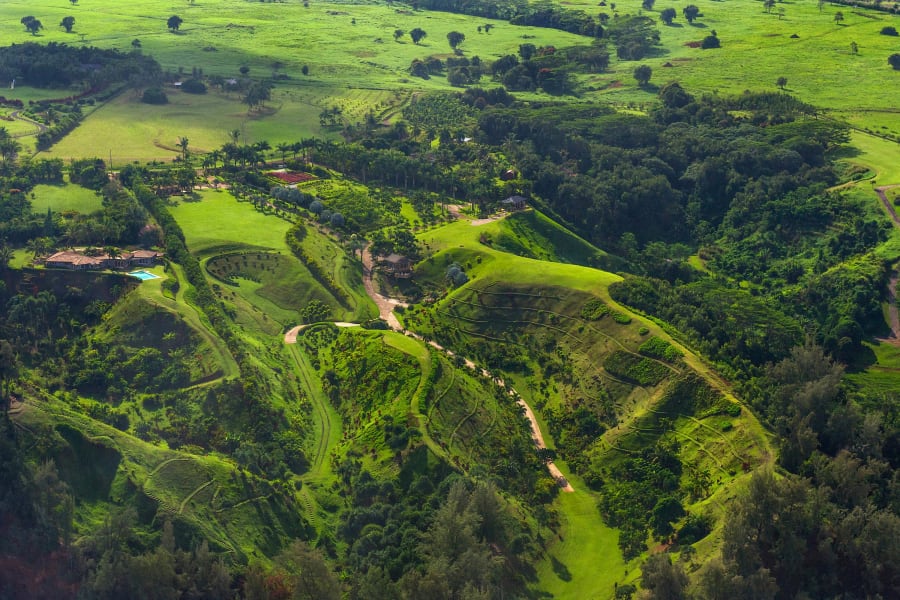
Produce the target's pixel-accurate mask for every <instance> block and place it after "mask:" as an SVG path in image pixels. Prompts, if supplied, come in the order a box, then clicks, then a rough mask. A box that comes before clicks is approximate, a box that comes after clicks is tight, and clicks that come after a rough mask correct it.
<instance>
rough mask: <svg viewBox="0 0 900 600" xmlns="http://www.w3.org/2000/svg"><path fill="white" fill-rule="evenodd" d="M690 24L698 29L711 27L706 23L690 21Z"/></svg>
mask: <svg viewBox="0 0 900 600" xmlns="http://www.w3.org/2000/svg"><path fill="white" fill-rule="evenodd" d="M688 25H690V26H691V27H694V28H696V29H707V28H708V27H709V26H708V25H707V24H706V23H688Z"/></svg>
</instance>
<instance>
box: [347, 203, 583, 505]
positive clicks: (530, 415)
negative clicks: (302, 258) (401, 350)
mask: <svg viewBox="0 0 900 600" xmlns="http://www.w3.org/2000/svg"><path fill="white" fill-rule="evenodd" d="M500 218H502V217H500ZM473 224H474V222H473ZM373 267H374V263H373V260H372V255H371V253H370V252H369V247H368V246H366V248H365V249H364V250H363V284H364V285H365V288H366V293H367V294H369V297H370V298H372V300H373V301H374V302H375V304H377V305H378V312H379V314H380V316H381V318H382V319H384V320H385V321H387V323H388V325H389V326H390V327H391V329H393V330H394V331H399V332H400V333H403V334H405V335H407V336H409V337H411V338H414V339H417V340H419V341H421V342H424V343H426V344H428V345H429V346H431V347H432V348H434V349H436V350H440V351H441V352H445V353H446V354H447V355H448V356H451V357H452V356H456V353H454V352H453V351H452V350H448V349H447V348H444V347H443V346H441V345H440V344H439V343H437V342H436V341H434V340H426V339H425V338H424V337H422V336H421V335H419V334H417V333H413V332H412V331H408V330H406V329H404V328H403V327H402V326H401V325H400V321H399V320H398V319H397V316H396V315H394V308H395V307H396V306H400V305H402V306H406V304H404V303H403V302H401V301H399V300H396V299H394V298H388V297H386V296H382V295H381V294H379V293H378V292H376V291H375V284H374V283H373V281H372V270H373ZM462 360H463V362H464V364H465V365H466V366H467V367H468V368H470V369H472V370H473V371H476V372H478V373H481V374H482V375H484V376H485V377H489V378H491V379H492V380H494V382H495V383H496V384H497V385H499V386H500V387H502V388H504V389H505V390H507V392H508V393H509V394H510V395H511V396H513V397H514V398H515V400H516V403H517V404H518V405H519V406H521V407H522V409H523V410H524V412H525V417H526V418H527V419H528V422H529V423H530V424H531V439H532V440H534V444H535V446H537V447H538V448H540V449H546V448H547V444H546V443H545V442H544V435H543V434H542V433H541V427H540V425H539V424H538V420H537V417H535V415H534V411H533V410H531V407H530V406H528V403H527V402H525V400H523V399H522V397H521V396H520V395H519V394H518V392H516V390H515V389H513V388H512V387H510V386H508V385H506V382H505V381H503V380H502V379H500V378H499V377H494V376H493V375H492V374H491V373H490V371H488V370H487V369H484V368H479V367H478V365H476V364H475V363H474V362H473V361H471V360H470V359H468V358H465V357H462ZM547 470H548V471H550V475H552V476H553V478H554V479H555V480H556V481H557V482H558V483H559V487H560V488H561V489H562V490H563V491H564V492H574V491H575V488H573V487H572V484H570V483H569V481H568V480H567V479H566V477H565V475H563V473H562V471H561V470H560V469H559V467H557V466H556V465H555V464H554V463H553V461H548V462H547Z"/></svg>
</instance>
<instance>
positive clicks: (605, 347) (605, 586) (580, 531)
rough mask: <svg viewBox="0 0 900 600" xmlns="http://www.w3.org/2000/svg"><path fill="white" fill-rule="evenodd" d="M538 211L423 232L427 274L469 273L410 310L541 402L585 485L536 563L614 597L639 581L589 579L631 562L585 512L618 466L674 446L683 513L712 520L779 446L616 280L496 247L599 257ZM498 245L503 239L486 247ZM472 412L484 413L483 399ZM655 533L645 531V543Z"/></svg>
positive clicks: (567, 499)
mask: <svg viewBox="0 0 900 600" xmlns="http://www.w3.org/2000/svg"><path fill="white" fill-rule="evenodd" d="M540 219H541V217H540V215H537V214H536V215H535V216H527V214H521V215H514V216H512V217H509V218H507V219H505V220H502V221H497V222H493V223H486V224H482V225H478V226H475V225H473V224H472V222H470V221H467V220H460V221H458V222H456V223H452V224H449V225H446V226H443V227H440V228H438V229H435V230H431V231H428V232H427V233H423V234H421V238H422V239H423V241H425V242H426V243H427V244H428V246H429V247H430V248H431V249H432V251H433V254H432V255H431V256H429V257H428V258H426V259H425V260H424V261H422V262H421V263H420V264H419V266H418V271H419V272H420V274H421V275H422V277H424V278H426V279H428V280H430V281H431V282H432V283H433V284H434V285H444V286H446V285H447V284H446V283H445V282H444V281H443V278H442V274H443V271H444V270H445V269H446V268H447V265H449V264H451V263H453V262H456V263H458V264H459V265H460V266H462V267H463V268H464V269H465V272H466V273H467V274H468V275H469V277H470V281H469V283H467V284H465V285H464V286H462V287H461V288H459V289H457V290H452V291H450V293H448V295H447V296H446V297H445V298H444V299H442V300H440V301H438V302H437V303H436V304H435V305H434V306H431V307H424V306H423V307H415V308H413V309H409V310H407V311H405V312H404V322H405V324H406V325H407V326H408V327H410V328H411V329H414V330H416V331H421V332H423V333H424V334H425V335H426V336H430V337H433V338H435V339H437V340H439V341H440V342H441V343H443V344H445V345H447V346H448V347H451V348H453V349H454V350H456V351H458V352H459V353H460V354H461V355H463V356H468V357H472V358H474V359H476V360H478V361H480V362H481V364H484V365H486V366H488V367H489V368H491V369H492V370H493V371H494V372H496V373H499V374H502V375H503V377H504V378H506V379H507V380H508V381H511V382H514V385H515V387H516V389H517V390H518V392H519V393H520V394H522V396H523V397H524V398H525V399H526V400H527V401H528V402H529V404H530V405H531V406H533V407H536V408H537V409H539V412H540V414H541V422H542V428H543V430H544V435H545V436H547V437H548V439H551V440H552V443H553V444H554V446H555V448H556V452H557V454H558V455H559V456H560V457H561V458H562V459H563V463H562V464H563V466H564V468H566V472H567V474H568V475H569V476H570V477H571V478H572V479H571V481H573V482H574V486H575V488H576V492H575V494H562V495H561V497H560V498H559V499H558V500H557V502H556V503H555V507H556V508H557V510H558V511H559V514H560V522H559V529H558V531H556V530H555V531H556V533H557V534H558V535H559V540H558V541H555V542H553V543H552V544H551V546H550V553H549V554H548V556H547V557H546V559H545V561H544V562H543V563H542V566H541V567H540V569H539V572H540V573H541V577H540V584H539V587H540V589H542V590H544V591H549V592H552V593H553V594H554V595H555V596H556V597H562V598H578V597H586V596H587V597H604V596H605V595H606V594H609V593H611V590H612V588H613V585H614V584H615V583H626V582H628V581H629V579H630V578H631V577H633V576H634V574H633V573H632V574H631V575H629V574H628V573H629V572H628V571H627V570H626V571H625V576H624V577H623V576H622V571H621V568H622V567H621V566H620V567H618V568H610V569H609V570H608V571H604V573H605V576H603V577H600V576H598V575H597V573H596V572H595V573H593V574H592V575H591V576H590V577H589V578H587V579H585V571H584V570H583V569H584V566H585V565H586V564H588V563H593V564H604V565H605V564H615V563H618V564H620V565H624V564H625V561H622V558H621V554H620V552H621V550H620V549H618V548H615V545H616V543H617V532H616V531H615V530H613V529H611V528H610V527H609V525H608V524H607V523H604V522H603V521H602V520H601V516H600V513H599V512H597V511H596V509H594V510H593V511H591V510H589V509H588V507H592V506H594V505H595V504H596V503H598V502H601V500H602V498H603V497H604V495H605V494H609V493H610V492H609V491H608V489H609V485H610V484H611V483H612V482H611V481H610V477H611V475H610V473H611V472H613V473H614V472H615V471H616V469H617V465H619V464H621V462H622V461H623V460H629V459H632V457H633V456H638V455H640V454H641V452H642V449H644V448H648V447H653V446H654V445H655V444H659V443H663V440H669V442H666V443H673V444H675V447H677V448H678V449H677V451H676V452H675V454H676V455H677V457H678V461H680V464H681V465H682V467H683V470H682V471H679V472H681V473H683V475H682V479H681V482H680V489H682V490H683V493H684V494H685V496H686V497H690V498H691V500H690V501H688V502H685V509H686V510H687V511H688V513H690V514H696V515H706V517H704V518H709V519H710V520H711V521H710V522H711V523H715V521H716V520H718V519H719V518H721V515H722V514H723V513H724V506H723V504H722V502H723V499H724V498H725V497H727V496H728V495H729V494H730V493H733V492H729V491H728V490H731V489H733V484H734V483H736V482H740V481H742V480H743V479H744V474H745V473H747V472H749V471H751V470H753V469H755V468H757V467H759V466H761V465H765V464H768V463H769V461H770V460H771V458H772V457H771V450H770V449H769V445H768V441H767V439H766V437H765V435H764V433H763V430H762V428H761V426H760V424H759V423H758V422H757V420H756V419H755V418H754V417H753V415H752V414H751V413H750V412H749V411H747V410H746V409H741V407H740V405H739V404H737V403H736V401H735V399H734V396H733V395H732V394H731V393H730V391H729V389H728V387H727V386H726V385H725V384H724V383H723V382H722V381H721V380H720V379H718V378H717V377H716V376H715V375H714V374H713V373H712V371H711V370H710V369H709V367H707V366H706V365H705V364H703V362H702V360H701V359H699V358H698V357H697V356H695V355H693V353H691V352H690V351H689V350H687V349H685V348H684V347H683V346H681V345H680V344H678V343H677V342H674V341H673V340H672V339H671V338H670V337H669V336H668V335H667V334H666V333H664V332H662V331H661V330H660V329H659V328H658V327H657V326H656V325H655V324H654V323H651V322H649V321H646V320H645V319H643V318H642V317H640V316H638V315H634V314H633V313H631V312H630V311H628V310H627V309H624V308H623V307H621V306H618V305H616V304H615V303H613V302H611V301H610V299H609V295H608V291H607V289H606V288H607V286H608V285H609V284H610V283H612V282H614V281H616V280H618V278H617V277H615V276H613V275H611V274H609V273H605V272H603V271H598V270H595V269H590V268H585V267H580V266H574V265H565V264H560V263H549V262H537V261H535V260H533V259H529V258H525V257H518V256H514V255H513V254H510V253H508V252H503V251H501V250H500V249H498V248H507V249H512V250H513V251H517V252H518V253H523V254H524V253H525V252H522V250H523V249H526V248H540V252H541V254H542V255H543V256H546V257H554V258H555V257H560V256H568V257H571V258H570V260H573V261H574V262H587V261H588V260H591V259H592V257H594V256H596V252H595V251H594V252H591V250H592V249H591V248H590V247H589V246H588V245H587V244H583V245H581V246H580V248H582V249H583V251H585V254H582V255H581V256H580V257H579V256H578V255H577V254H574V253H573V252H572V248H573V245H574V244H573V242H572V240H573V238H571V237H569V236H559V237H558V238H555V240H554V238H551V237H549V236H547V235H546V233H544V234H543V235H542V228H543V227H544V225H543V224H542V222H541V220H540ZM532 223H537V224H538V226H537V227H534V228H532V227H530V225H531V224H532ZM543 231H544V232H545V231H546V229H543ZM494 236H496V237H494ZM498 239H505V241H504V243H503V244H502V245H501V244H498V243H487V242H488V240H491V241H493V240H498ZM535 240H541V242H540V243H539V244H536V243H535ZM552 241H557V242H558V245H554V244H553V243H552ZM575 247H576V248H577V247H578V246H575ZM530 253H531V252H529V254H530ZM579 259H580V260H579ZM692 373H696V374H692ZM445 385H450V384H449V383H448V384H445ZM436 387H439V386H437V385H436ZM440 406H441V403H440V402H438V403H437V406H436V407H435V409H434V410H435V411H436V412H435V414H440V413H438V412H437V411H438V407H440ZM472 411H473V412H472V413H471V414H472V415H473V416H474V415H477V414H478V406H477V405H474V406H473V407H472ZM463 414H465V413H463ZM452 431H454V430H452ZM452 431H451V435H452ZM697 473H703V474H705V475H704V476H703V481H705V482H706V483H705V484H704V485H705V487H703V489H699V490H694V491H693V492H688V491H687V490H688V489H689V487H690V485H691V484H690V483H689V482H690V481H691V479H690V478H691V477H694V475H689V474H697ZM612 478H613V481H614V480H615V477H614V476H612ZM604 480H605V481H606V482H607V485H604V483H603V481H604ZM592 488H593V489H594V490H596V491H592ZM589 497H593V500H592V501H591V500H588V498H589ZM620 502H625V503H634V502H635V499H630V500H620ZM650 508H652V505H651V506H650ZM613 522H615V524H616V525H618V526H623V523H622V522H616V521H613ZM586 531H590V532H591V533H590V534H589V535H588V534H586V533H585V532H586ZM645 536H646V533H645V534H644V535H640V534H638V539H639V542H640V544H641V545H642V544H643V540H644V537H645ZM588 540H590V541H588ZM622 543H623V542H622V541H621V540H620V541H619V544H620V547H621V545H622ZM714 548H715V542H714V541H712V539H708V540H705V541H704V542H703V543H701V544H699V545H698V546H697V549H698V552H699V554H698V556H697V560H698V561H699V562H702V561H703V560H704V558H703V557H706V556H708V555H709V553H711V552H712V551H713V550H714ZM631 552H633V550H632V551H631ZM632 556H633V554H632Z"/></svg>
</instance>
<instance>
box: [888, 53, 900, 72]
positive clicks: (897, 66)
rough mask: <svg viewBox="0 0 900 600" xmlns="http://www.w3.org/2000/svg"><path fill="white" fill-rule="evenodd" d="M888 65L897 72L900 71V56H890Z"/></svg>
mask: <svg viewBox="0 0 900 600" xmlns="http://www.w3.org/2000/svg"><path fill="white" fill-rule="evenodd" d="M888 64H889V65H891V66H892V67H894V70H895V71H900V54H891V55H890V56H888Z"/></svg>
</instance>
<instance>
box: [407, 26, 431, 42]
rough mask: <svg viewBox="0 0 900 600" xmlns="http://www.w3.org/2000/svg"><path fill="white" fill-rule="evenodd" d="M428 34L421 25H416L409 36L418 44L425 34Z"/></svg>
mask: <svg viewBox="0 0 900 600" xmlns="http://www.w3.org/2000/svg"><path fill="white" fill-rule="evenodd" d="M426 35H428V34H427V33H425V30H424V29H422V28H421V27H416V28H415V29H413V30H412V31H410V32H409V37H411V38H412V41H413V44H418V43H419V42H420V41H422V39H424V38H425V36H426Z"/></svg>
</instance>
